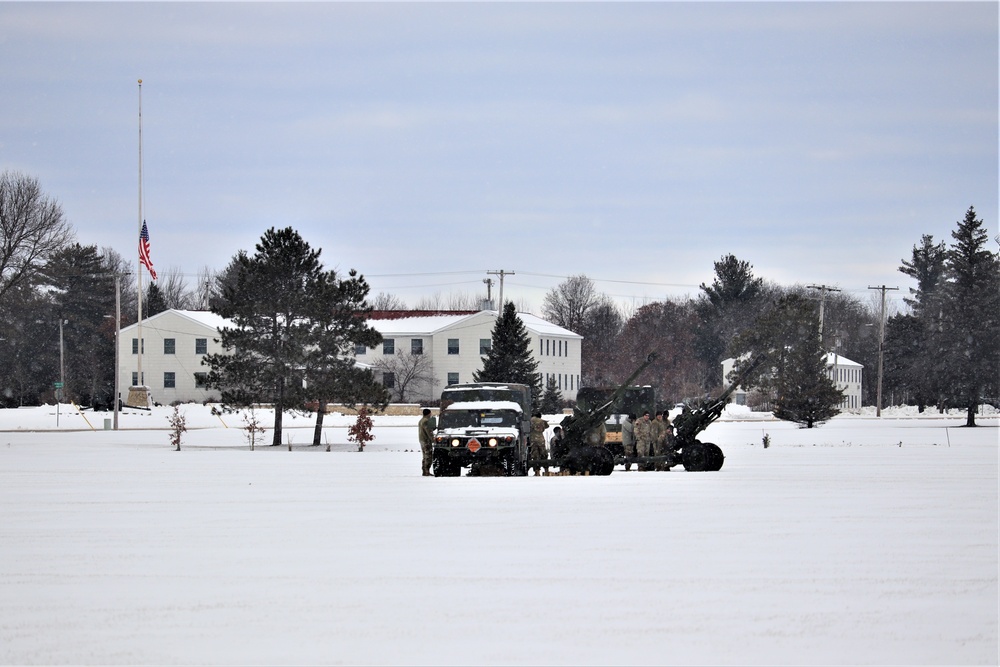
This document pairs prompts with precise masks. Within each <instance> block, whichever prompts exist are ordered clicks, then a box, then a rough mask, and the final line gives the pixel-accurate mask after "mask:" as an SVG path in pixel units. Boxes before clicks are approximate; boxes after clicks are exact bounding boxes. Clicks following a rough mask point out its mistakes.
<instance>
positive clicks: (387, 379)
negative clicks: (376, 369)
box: [382, 373, 396, 389]
mask: <svg viewBox="0 0 1000 667" xmlns="http://www.w3.org/2000/svg"><path fill="white" fill-rule="evenodd" d="M382 386H383V387H385V388H386V389H393V388H394V387H395V386H396V374H395V373H382Z"/></svg>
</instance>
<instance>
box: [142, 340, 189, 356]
mask: <svg viewBox="0 0 1000 667" xmlns="http://www.w3.org/2000/svg"><path fill="white" fill-rule="evenodd" d="M142 353H143V354H146V339H145V338H144V339H143V340H142ZM194 353H195V354H208V339H207V338H195V339H194ZM132 354H139V339H138V338H133V339H132ZM163 354H177V339H176V338H164V339H163Z"/></svg>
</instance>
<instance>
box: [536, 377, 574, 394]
mask: <svg viewBox="0 0 1000 667" xmlns="http://www.w3.org/2000/svg"><path fill="white" fill-rule="evenodd" d="M551 377H554V378H555V380H556V386H558V387H559V389H560V390H563V389H567V390H569V391H573V389H574V386H573V385H574V384H575V385H576V386H577V387H579V386H580V376H579V375H577V376H576V377H574V376H573V374H572V373H546V374H545V380H544V382H542V389H544V388H545V387H546V386H547V385H548V383H549V378H551Z"/></svg>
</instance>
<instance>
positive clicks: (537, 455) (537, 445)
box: [528, 412, 549, 477]
mask: <svg viewBox="0 0 1000 667" xmlns="http://www.w3.org/2000/svg"><path fill="white" fill-rule="evenodd" d="M548 427H549V423H548V422H547V421H545V420H544V419H542V413H541V412H536V413H535V414H533V415H531V440H530V441H531V450H530V452H529V453H528V458H529V459H533V460H536V461H538V460H541V459H545V458H548V455H547V454H546V452H545V429H547V428H548ZM533 467H534V469H535V477H538V475H539V472H538V470H539V467H540V466H538V465H535V466H533ZM548 471H549V469H548V467H546V468H545V472H548Z"/></svg>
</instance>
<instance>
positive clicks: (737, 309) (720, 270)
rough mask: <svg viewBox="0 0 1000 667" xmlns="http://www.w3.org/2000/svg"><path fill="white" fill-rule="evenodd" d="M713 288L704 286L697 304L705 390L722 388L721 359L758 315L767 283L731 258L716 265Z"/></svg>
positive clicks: (747, 265) (698, 348)
mask: <svg viewBox="0 0 1000 667" xmlns="http://www.w3.org/2000/svg"><path fill="white" fill-rule="evenodd" d="M714 266H715V278H714V279H713V281H712V284H711V285H706V284H705V283H702V284H701V291H702V295H701V297H700V298H699V299H698V301H697V302H696V312H697V314H698V318H699V321H698V324H697V327H696V329H695V341H696V342H695V345H696V352H697V355H698V358H699V359H700V360H701V361H702V363H703V364H704V369H705V378H704V382H703V384H704V385H705V388H706V389H707V388H708V387H712V386H716V385H719V384H720V380H722V379H723V378H722V377H721V375H720V370H719V369H720V367H721V364H722V359H723V357H724V356H725V354H726V351H727V349H728V348H729V345H730V342H731V341H732V339H733V337H734V336H736V334H738V333H739V332H740V331H743V330H744V329H746V328H747V327H748V326H749V325H750V323H751V322H752V320H753V318H754V317H755V315H756V314H757V313H758V312H759V307H760V305H761V303H760V302H761V300H762V298H763V294H764V281H763V280H762V279H761V278H756V277H754V275H753V265H752V264H750V263H749V262H746V261H742V260H739V259H737V258H736V256H735V255H732V254H729V255H725V256H723V257H722V258H721V259H720V260H719V261H717V262H715V265H714Z"/></svg>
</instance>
